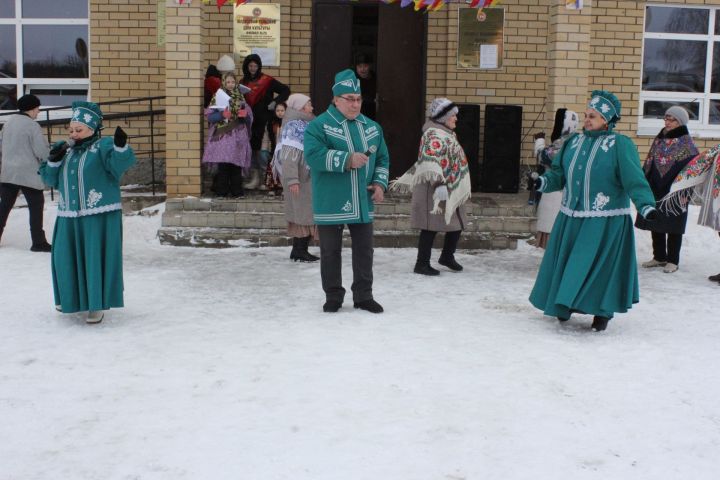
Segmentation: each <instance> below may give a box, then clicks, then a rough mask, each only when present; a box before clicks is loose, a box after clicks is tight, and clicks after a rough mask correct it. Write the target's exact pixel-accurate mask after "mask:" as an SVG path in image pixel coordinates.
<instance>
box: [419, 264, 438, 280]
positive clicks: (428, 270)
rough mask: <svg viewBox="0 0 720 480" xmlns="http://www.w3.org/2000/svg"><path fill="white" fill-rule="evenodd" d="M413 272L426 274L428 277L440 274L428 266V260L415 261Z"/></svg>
mask: <svg viewBox="0 0 720 480" xmlns="http://www.w3.org/2000/svg"><path fill="white" fill-rule="evenodd" d="M413 272H415V273H419V274H420V275H428V276H430V277H434V276H436V275H440V272H439V271H437V270H435V269H434V268H433V267H431V266H430V262H420V261H418V262H415V269H414V270H413Z"/></svg>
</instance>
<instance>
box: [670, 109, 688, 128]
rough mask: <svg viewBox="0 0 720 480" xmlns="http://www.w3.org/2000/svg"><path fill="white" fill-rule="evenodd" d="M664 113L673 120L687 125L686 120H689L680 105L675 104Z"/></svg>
mask: <svg viewBox="0 0 720 480" xmlns="http://www.w3.org/2000/svg"><path fill="white" fill-rule="evenodd" d="M665 115H669V116H671V117H673V118H674V119H675V120H677V121H678V122H679V123H680V125H682V126H685V127H686V126H687V124H688V122H689V121H690V115H688V112H687V110H685V109H684V108H683V107H681V106H680V105H675V106H674V107H670V108H668V109H667V111H666V112H665Z"/></svg>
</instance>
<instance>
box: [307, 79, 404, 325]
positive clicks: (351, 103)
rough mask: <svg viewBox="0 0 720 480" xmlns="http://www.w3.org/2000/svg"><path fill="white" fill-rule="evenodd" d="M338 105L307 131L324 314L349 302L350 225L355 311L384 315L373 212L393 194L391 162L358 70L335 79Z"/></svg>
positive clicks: (329, 109) (332, 105)
mask: <svg viewBox="0 0 720 480" xmlns="http://www.w3.org/2000/svg"><path fill="white" fill-rule="evenodd" d="M332 91H333V100H332V104H331V105H330V106H329V107H328V109H327V111H326V112H325V113H323V114H322V115H320V116H318V117H317V118H316V119H315V120H313V121H312V122H310V124H309V125H308V127H307V130H306V131H305V142H304V144H305V145H304V146H305V158H306V160H307V163H308V165H309V166H310V175H311V179H312V198H313V218H314V220H315V223H316V224H317V225H318V232H319V234H320V276H321V278H322V287H323V290H324V291H325V299H326V301H325V305H323V311H325V312H337V311H338V310H340V307H342V303H343V299H344V298H345V288H343V286H342V271H341V251H342V235H343V229H344V226H345V225H347V226H348V229H349V230H350V237H351V238H352V267H353V283H352V292H353V302H354V307H355V308H361V309H363V310H367V311H369V312H372V313H381V312H382V311H383V308H382V306H381V305H380V304H379V303H377V302H376V301H375V300H374V299H373V293H372V283H373V272H372V264H373V223H372V222H373V211H374V202H382V201H383V198H384V192H385V190H387V185H388V175H389V167H390V158H389V155H388V149H387V146H386V145H385V139H384V138H383V132H382V128H381V127H380V125H378V124H377V123H375V122H374V121H372V120H370V119H369V118H367V117H366V116H364V115H362V114H361V113H360V108H361V106H362V96H361V92H360V81H359V80H358V78H357V77H356V76H355V73H354V72H353V71H352V70H343V71H342V72H340V73H338V74H337V75H335V84H334V85H333V88H332Z"/></svg>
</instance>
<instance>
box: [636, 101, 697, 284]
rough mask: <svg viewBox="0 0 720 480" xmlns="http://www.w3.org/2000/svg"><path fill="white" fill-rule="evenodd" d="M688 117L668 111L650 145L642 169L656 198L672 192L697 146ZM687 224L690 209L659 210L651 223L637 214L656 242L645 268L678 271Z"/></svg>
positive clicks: (638, 223)
mask: <svg viewBox="0 0 720 480" xmlns="http://www.w3.org/2000/svg"><path fill="white" fill-rule="evenodd" d="M688 120H689V116H688V113H687V111H686V110H685V109H684V108H682V107H678V106H674V107H671V108H669V109H668V110H667V112H665V127H664V128H663V129H662V130H660V133H658V135H657V137H655V141H654V142H653V144H652V146H651V147H650V152H649V153H648V156H647V159H646V160H645V164H644V165H643V170H644V171H645V178H647V181H648V183H649V184H650V188H651V189H652V191H653V194H654V195H655V200H660V199H662V198H663V197H664V196H665V195H667V194H668V192H669V191H670V186H671V184H672V181H673V180H674V179H675V177H677V175H678V173H679V172H680V170H682V169H683V168H684V167H685V166H686V165H687V164H688V162H690V160H692V159H693V158H694V157H695V156H696V155H697V154H698V149H697V147H695V144H694V143H693V141H692V138H690V133H689V132H688V129H687V123H688ZM686 224H687V208H682V209H680V210H679V211H676V212H674V213H673V212H667V213H665V212H662V211H659V212H658V218H657V220H656V221H653V222H652V223H648V222H647V221H646V220H645V219H644V218H642V216H640V215H638V216H637V218H636V220H635V226H636V227H637V228H640V229H642V230H650V232H651V235H652V244H653V258H652V259H651V260H648V261H647V262H644V263H643V264H642V266H643V267H645V268H652V267H664V269H663V271H664V272H665V273H673V272H675V271H677V269H678V265H679V264H680V247H681V246H682V237H683V234H684V233H685V225H686Z"/></svg>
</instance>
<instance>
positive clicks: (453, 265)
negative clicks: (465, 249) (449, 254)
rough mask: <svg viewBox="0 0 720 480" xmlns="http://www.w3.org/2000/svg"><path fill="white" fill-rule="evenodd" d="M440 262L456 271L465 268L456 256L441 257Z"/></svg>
mask: <svg viewBox="0 0 720 480" xmlns="http://www.w3.org/2000/svg"><path fill="white" fill-rule="evenodd" d="M438 263H439V264H440V265H443V266H445V267H447V268H449V269H450V270H452V271H454V272H461V271H462V269H463V267H462V265H460V264H459V263H457V262H456V261H455V259H454V258H443V257H440V259H439V260H438Z"/></svg>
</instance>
